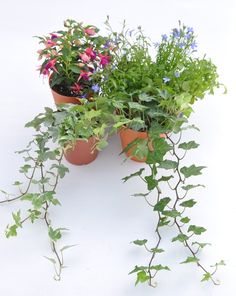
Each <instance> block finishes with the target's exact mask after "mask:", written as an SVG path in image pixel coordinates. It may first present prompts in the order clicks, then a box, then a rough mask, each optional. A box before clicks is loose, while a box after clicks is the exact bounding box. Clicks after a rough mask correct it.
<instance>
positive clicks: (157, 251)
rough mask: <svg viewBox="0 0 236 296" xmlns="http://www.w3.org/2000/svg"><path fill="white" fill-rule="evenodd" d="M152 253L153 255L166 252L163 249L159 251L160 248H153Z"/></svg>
mask: <svg viewBox="0 0 236 296" xmlns="http://www.w3.org/2000/svg"><path fill="white" fill-rule="evenodd" d="M151 252H153V253H163V252H165V251H164V250H163V249H159V248H152V249H151Z"/></svg>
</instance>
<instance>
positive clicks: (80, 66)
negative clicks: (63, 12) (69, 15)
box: [37, 19, 114, 100]
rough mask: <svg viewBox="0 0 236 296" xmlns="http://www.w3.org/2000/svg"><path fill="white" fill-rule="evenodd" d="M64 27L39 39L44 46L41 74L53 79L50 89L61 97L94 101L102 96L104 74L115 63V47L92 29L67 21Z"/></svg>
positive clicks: (40, 54) (92, 27) (50, 82)
mask: <svg viewBox="0 0 236 296" xmlns="http://www.w3.org/2000/svg"><path fill="white" fill-rule="evenodd" d="M64 27H65V29H64V30H59V31H56V32H53V33H50V34H49V35H46V36H43V37H37V38H39V43H40V44H42V45H43V48H42V49H40V50H38V54H39V59H40V60H42V64H41V66H40V67H39V71H40V74H42V75H44V76H49V75H50V80H49V84H50V86H51V88H52V89H53V90H54V91H56V92H57V93H59V94H61V95H65V96H74V97H78V98H83V99H88V100H93V97H94V95H97V94H98V93H99V92H100V88H101V86H100V83H101V82H102V81H103V79H104V75H103V70H104V68H105V67H107V66H108V65H110V63H111V62H112V55H113V53H112V51H113V50H114V47H113V45H112V44H111V43H109V41H108V39H107V38H106V37H103V36H101V35H98V32H99V29H98V28H97V27H95V26H93V25H87V26H86V25H83V24H82V23H78V22H76V21H74V20H70V19H68V20H66V21H65V22H64Z"/></svg>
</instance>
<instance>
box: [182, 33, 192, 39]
mask: <svg viewBox="0 0 236 296" xmlns="http://www.w3.org/2000/svg"><path fill="white" fill-rule="evenodd" d="M184 37H185V38H186V39H190V38H191V37H192V35H191V34H190V33H187V34H186V35H185V36H184Z"/></svg>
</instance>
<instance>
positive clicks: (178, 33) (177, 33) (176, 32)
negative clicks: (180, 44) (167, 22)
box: [172, 28, 180, 38]
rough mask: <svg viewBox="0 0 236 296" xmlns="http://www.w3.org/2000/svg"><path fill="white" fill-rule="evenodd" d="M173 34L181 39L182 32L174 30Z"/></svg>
mask: <svg viewBox="0 0 236 296" xmlns="http://www.w3.org/2000/svg"><path fill="white" fill-rule="evenodd" d="M172 34H173V36H174V38H178V37H180V31H179V30H178V29H176V28H174V29H173V31H172Z"/></svg>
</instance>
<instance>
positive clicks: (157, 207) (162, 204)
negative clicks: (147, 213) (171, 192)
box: [153, 197, 171, 212]
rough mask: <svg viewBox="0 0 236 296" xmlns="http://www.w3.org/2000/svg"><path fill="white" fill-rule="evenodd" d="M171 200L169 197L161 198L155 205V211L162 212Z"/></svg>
mask: <svg viewBox="0 0 236 296" xmlns="http://www.w3.org/2000/svg"><path fill="white" fill-rule="evenodd" d="M170 201H171V199H170V198H169V197H164V198H162V199H161V200H159V201H158V202H157V203H156V205H155V206H154V209H153V210H154V211H158V212H162V211H163V210H164V208H165V207H166V206H167V205H168V203H169V202H170Z"/></svg>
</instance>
